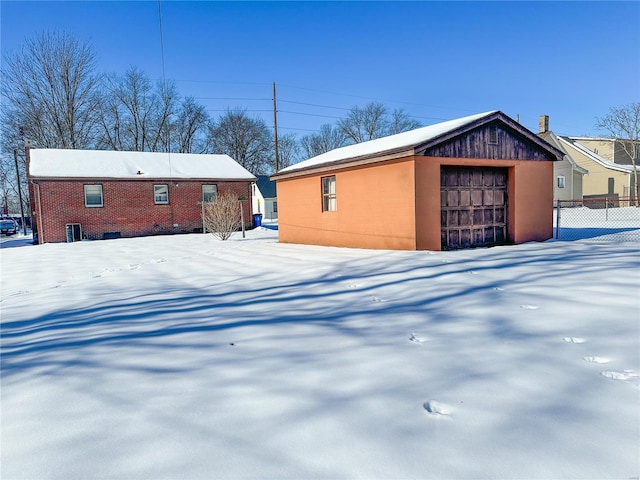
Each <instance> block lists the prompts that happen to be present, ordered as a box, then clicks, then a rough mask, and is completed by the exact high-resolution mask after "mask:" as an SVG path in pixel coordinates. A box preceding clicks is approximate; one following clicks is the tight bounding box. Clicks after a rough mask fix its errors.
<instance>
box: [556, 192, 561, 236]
mask: <svg viewBox="0 0 640 480" xmlns="http://www.w3.org/2000/svg"><path fill="white" fill-rule="evenodd" d="M559 238H560V200H556V240H558V239H559Z"/></svg>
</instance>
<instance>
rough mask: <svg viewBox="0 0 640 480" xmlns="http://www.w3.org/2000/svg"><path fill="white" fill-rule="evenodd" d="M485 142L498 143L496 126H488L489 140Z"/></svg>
mask: <svg viewBox="0 0 640 480" xmlns="http://www.w3.org/2000/svg"><path fill="white" fill-rule="evenodd" d="M487 143H489V144H490V145H497V144H498V127H497V126H496V125H490V126H489V140H488V142H487Z"/></svg>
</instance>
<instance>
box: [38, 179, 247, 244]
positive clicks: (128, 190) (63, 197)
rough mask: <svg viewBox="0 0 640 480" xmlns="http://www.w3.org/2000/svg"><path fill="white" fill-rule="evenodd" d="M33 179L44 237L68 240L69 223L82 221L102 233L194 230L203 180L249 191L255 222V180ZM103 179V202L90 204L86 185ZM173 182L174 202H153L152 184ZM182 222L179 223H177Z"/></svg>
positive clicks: (92, 233)
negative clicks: (86, 196) (252, 184)
mask: <svg viewBox="0 0 640 480" xmlns="http://www.w3.org/2000/svg"><path fill="white" fill-rule="evenodd" d="M32 181H33V182H35V185H30V191H31V192H32V197H31V198H32V199H33V200H34V201H33V203H34V205H33V207H32V210H33V211H35V212H36V214H35V215H36V216H37V217H38V218H37V225H38V237H39V242H40V243H45V242H51V243H53V242H65V241H66V225H67V224H68V223H79V224H81V226H82V232H83V235H85V236H86V237H87V238H89V239H102V238H103V236H104V234H105V233H107V232H120V235H121V236H122V237H137V236H144V235H157V234H168V233H190V232H194V231H196V230H197V229H202V217H201V210H202V206H201V204H199V203H198V202H201V201H202V185H203V184H207V185H211V184H215V185H217V186H218V193H219V194H221V193H224V192H226V191H232V192H234V193H235V194H237V195H238V197H244V198H245V200H243V202H242V203H243V208H244V214H245V223H246V225H247V226H250V225H251V220H252V217H251V215H252V212H251V186H250V185H251V184H250V182H245V181H237V182H233V181H231V182H230V181H220V182H218V181H213V180H211V181H202V180H198V181H194V180H180V179H178V180H172V181H167V180H166V179H164V180H144V181H140V180H106V181H77V180H38V179H32ZM88 184H100V185H102V197H103V205H104V206H103V207H85V204H84V185H88ZM154 185H169V204H167V205H156V204H155V203H154V194H153V186H154ZM174 225H177V226H174Z"/></svg>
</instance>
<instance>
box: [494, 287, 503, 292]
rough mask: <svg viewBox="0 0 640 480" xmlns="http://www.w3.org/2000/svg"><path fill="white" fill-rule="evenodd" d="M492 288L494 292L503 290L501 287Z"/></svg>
mask: <svg viewBox="0 0 640 480" xmlns="http://www.w3.org/2000/svg"><path fill="white" fill-rule="evenodd" d="M493 289H494V290H495V291H496V292H502V291H503V290H504V288H502V287H493Z"/></svg>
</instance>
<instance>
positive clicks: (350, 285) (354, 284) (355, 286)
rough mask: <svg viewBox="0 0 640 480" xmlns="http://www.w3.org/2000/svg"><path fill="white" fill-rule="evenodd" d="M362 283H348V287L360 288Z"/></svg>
mask: <svg viewBox="0 0 640 480" xmlns="http://www.w3.org/2000/svg"><path fill="white" fill-rule="evenodd" d="M361 286H362V285H360V284H359V283H350V284H349V285H348V287H349V288H360V287H361Z"/></svg>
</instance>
